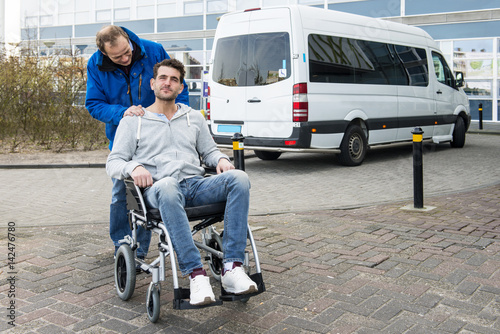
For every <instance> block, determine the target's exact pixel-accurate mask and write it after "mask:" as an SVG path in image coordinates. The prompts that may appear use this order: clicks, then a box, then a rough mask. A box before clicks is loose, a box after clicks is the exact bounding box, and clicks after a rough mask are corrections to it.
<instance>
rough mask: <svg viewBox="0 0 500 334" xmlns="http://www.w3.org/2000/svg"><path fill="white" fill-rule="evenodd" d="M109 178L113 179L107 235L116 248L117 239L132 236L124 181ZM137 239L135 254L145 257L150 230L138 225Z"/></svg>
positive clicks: (149, 239) (117, 245) (117, 244)
mask: <svg viewBox="0 0 500 334" xmlns="http://www.w3.org/2000/svg"><path fill="white" fill-rule="evenodd" d="M111 180H112V181H113V188H112V189H111V205H110V207H109V236H110V237H111V240H112V241H113V244H114V245H115V249H116V247H119V246H120V242H119V241H120V240H122V239H123V238H124V237H125V236H126V235H130V236H132V231H131V230H130V224H129V222H128V210H127V192H126V190H125V189H126V188H125V182H123V180H118V179H113V178H112V179H111ZM137 241H138V242H139V245H140V247H138V248H137V256H143V257H145V256H146V255H147V254H148V249H149V242H150V241H151V232H150V231H147V230H145V229H143V228H142V227H139V229H138V230H137Z"/></svg>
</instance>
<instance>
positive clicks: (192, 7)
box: [184, 1, 203, 15]
mask: <svg viewBox="0 0 500 334" xmlns="http://www.w3.org/2000/svg"><path fill="white" fill-rule="evenodd" d="M202 13H203V1H184V15H192V14H202Z"/></svg>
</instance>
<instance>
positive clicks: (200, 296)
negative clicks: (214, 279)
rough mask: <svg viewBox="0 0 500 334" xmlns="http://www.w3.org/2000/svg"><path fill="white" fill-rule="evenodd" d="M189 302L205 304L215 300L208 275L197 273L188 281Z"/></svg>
mask: <svg viewBox="0 0 500 334" xmlns="http://www.w3.org/2000/svg"><path fill="white" fill-rule="evenodd" d="M189 290H190V295H189V304H191V305H205V304H211V303H213V302H215V295H214V292H213V291H212V286H211V285H210V278H209V277H208V276H203V275H198V276H195V277H194V278H192V279H190V282H189Z"/></svg>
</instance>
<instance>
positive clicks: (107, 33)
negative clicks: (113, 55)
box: [95, 25, 129, 53]
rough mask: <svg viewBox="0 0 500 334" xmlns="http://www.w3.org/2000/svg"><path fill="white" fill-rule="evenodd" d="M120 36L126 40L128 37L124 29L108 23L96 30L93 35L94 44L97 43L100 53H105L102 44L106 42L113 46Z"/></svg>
mask: <svg viewBox="0 0 500 334" xmlns="http://www.w3.org/2000/svg"><path fill="white" fill-rule="evenodd" d="M120 36H123V37H125V38H126V39H127V40H128V39H129V38H128V35H127V33H126V32H125V30H123V29H122V28H121V27H119V26H114V25H108V26H105V27H103V28H102V29H101V30H99V31H98V32H97V35H96V37H95V44H97V47H98V48H99V50H100V51H101V52H102V53H105V49H104V46H105V45H106V43H110V44H111V45H112V46H113V45H114V44H115V43H116V40H117V39H118V37H120Z"/></svg>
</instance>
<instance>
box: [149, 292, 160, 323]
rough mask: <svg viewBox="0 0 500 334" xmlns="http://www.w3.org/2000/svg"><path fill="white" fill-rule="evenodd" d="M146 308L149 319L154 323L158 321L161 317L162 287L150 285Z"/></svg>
mask: <svg viewBox="0 0 500 334" xmlns="http://www.w3.org/2000/svg"><path fill="white" fill-rule="evenodd" d="M146 309H147V312H148V318H149V321H151V322H152V323H155V322H157V321H158V319H159V318H160V289H159V286H157V285H155V284H151V285H150V286H149V289H148V298H147V302H146Z"/></svg>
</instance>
